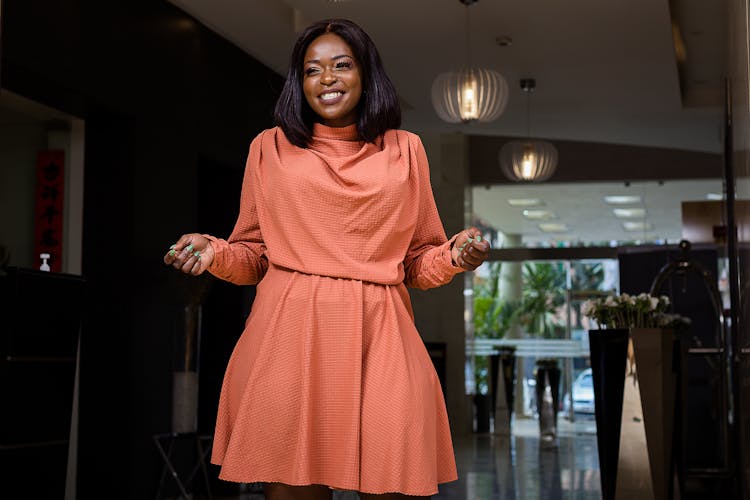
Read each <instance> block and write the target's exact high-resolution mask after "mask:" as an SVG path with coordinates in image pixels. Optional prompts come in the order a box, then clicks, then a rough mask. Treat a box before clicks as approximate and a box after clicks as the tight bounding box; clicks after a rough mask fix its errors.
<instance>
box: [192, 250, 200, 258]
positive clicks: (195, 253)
mask: <svg viewBox="0 0 750 500" xmlns="http://www.w3.org/2000/svg"><path fill="white" fill-rule="evenodd" d="M193 255H195V256H196V257H198V258H199V259H200V258H201V251H200V250H196V251H195V252H193Z"/></svg>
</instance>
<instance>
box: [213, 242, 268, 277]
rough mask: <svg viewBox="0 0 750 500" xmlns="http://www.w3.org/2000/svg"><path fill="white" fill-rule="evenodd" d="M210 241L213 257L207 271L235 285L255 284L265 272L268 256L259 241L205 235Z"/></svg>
mask: <svg viewBox="0 0 750 500" xmlns="http://www.w3.org/2000/svg"><path fill="white" fill-rule="evenodd" d="M206 237H207V238H208V239H209V240H210V241H211V247H212V248H213V251H214V259H213V261H212V262H211V264H210V265H209V266H208V272H210V273H211V274H213V275H214V276H216V277H217V278H220V279H223V280H225V281H229V282H230V283H234V284H236V285H255V284H257V283H258V282H259V281H260V280H261V279H263V276H264V275H265V274H266V270H267V269H268V258H267V257H266V254H265V245H264V244H263V243H261V242H248V241H233V242H229V241H226V240H223V239H220V238H215V237H213V236H209V235H206Z"/></svg>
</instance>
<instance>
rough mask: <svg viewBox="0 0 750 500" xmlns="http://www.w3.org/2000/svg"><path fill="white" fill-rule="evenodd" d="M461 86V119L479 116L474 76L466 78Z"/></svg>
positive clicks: (465, 119)
mask: <svg viewBox="0 0 750 500" xmlns="http://www.w3.org/2000/svg"><path fill="white" fill-rule="evenodd" d="M461 87H462V88H461V119H463V120H464V121H468V120H476V119H477V118H479V106H478V105H477V80H476V78H473V77H469V78H467V79H466V80H464V82H463V85H462V86H461Z"/></svg>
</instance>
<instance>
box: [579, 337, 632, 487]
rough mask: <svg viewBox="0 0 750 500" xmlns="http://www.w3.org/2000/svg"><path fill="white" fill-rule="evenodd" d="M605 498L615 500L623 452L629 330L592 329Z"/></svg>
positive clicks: (599, 441) (597, 428) (592, 364)
mask: <svg viewBox="0 0 750 500" xmlns="http://www.w3.org/2000/svg"><path fill="white" fill-rule="evenodd" d="M589 348H590V351H591V375H592V378H593V381H594V412H595V415H596V442H597V445H598V448H599V472H600V478H601V486H602V500H613V499H614V498H615V489H616V486H617V461H618V457H619V455H620V429H621V424H622V398H623V392H624V388H625V364H626V360H627V355H628V330H627V329H612V330H589Z"/></svg>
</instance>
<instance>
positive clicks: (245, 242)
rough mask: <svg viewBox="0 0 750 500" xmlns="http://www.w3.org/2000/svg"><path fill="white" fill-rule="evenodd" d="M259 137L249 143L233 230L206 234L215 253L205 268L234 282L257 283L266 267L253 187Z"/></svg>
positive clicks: (258, 154) (241, 283)
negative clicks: (227, 233) (220, 235)
mask: <svg viewBox="0 0 750 500" xmlns="http://www.w3.org/2000/svg"><path fill="white" fill-rule="evenodd" d="M259 137H260V136H259ZM259 137H258V138H256V139H255V140H254V141H253V142H252V144H251V145H250V153H249V154H248V157H247V162H246V165H245V174H244V178H243V180H242V195H241V196H240V213H239V216H238V217H237V222H236V224H235V226H234V230H233V231H232V234H231V235H230V236H229V238H228V239H227V240H223V239H220V238H215V237H212V236H209V235H206V237H207V238H209V240H211V246H212V247H213V250H214V254H215V256H214V260H213V262H211V265H210V266H209V267H208V271H209V272H210V273H211V274H213V275H214V276H216V277H217V278H221V279H223V280H226V281H229V282H231V283H235V284H237V285H255V284H257V283H258V282H259V281H260V280H261V279H262V278H263V276H264V275H265V273H266V270H267V269H268V257H267V255H266V245H265V243H264V241H263V235H262V234H261V230H260V224H259V221H258V210H257V207H256V204H255V203H256V200H255V191H254V189H255V188H256V186H255V182H256V179H257V177H256V176H255V175H254V172H255V168H256V166H257V164H258V160H259V157H260V139H259Z"/></svg>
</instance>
